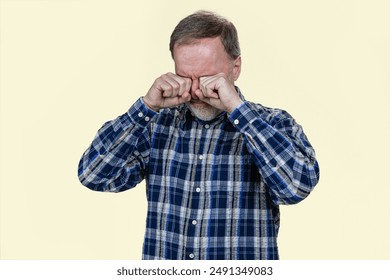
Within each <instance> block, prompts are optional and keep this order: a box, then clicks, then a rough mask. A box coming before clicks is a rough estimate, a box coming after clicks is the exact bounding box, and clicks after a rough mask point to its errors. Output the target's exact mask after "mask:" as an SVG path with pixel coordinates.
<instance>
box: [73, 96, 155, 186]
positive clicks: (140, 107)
mask: <svg viewBox="0 0 390 280" xmlns="http://www.w3.org/2000/svg"><path fill="white" fill-rule="evenodd" d="M155 114H156V113H154V112H152V111H151V110H149V109H147V108H146V106H145V105H144V104H143V102H142V100H141V99H140V100H138V101H137V102H136V103H135V104H134V105H133V106H132V107H131V108H130V109H129V111H128V112H126V113H125V114H123V115H121V116H119V117H118V118H116V119H115V120H113V121H110V122H107V123H105V124H104V125H103V127H102V128H101V129H100V130H99V131H98V133H97V135H96V137H95V138H94V140H93V142H92V144H91V145H90V146H89V147H88V149H87V150H86V151H85V153H84V154H83V156H82V158H81V160H80V163H79V168H78V176H79V179H80V182H81V183H82V184H83V185H85V186H86V187H88V188H90V189H93V190H97V191H111V192H119V191H123V190H126V189H129V188H131V187H133V186H135V185H136V184H138V183H139V182H140V181H141V180H142V179H143V175H144V170H145V168H146V165H147V162H148V156H149V146H150V144H149V137H148V133H146V131H147V130H146V127H147V125H148V123H149V122H150V121H151V119H152V118H153V116H154V115H155Z"/></svg>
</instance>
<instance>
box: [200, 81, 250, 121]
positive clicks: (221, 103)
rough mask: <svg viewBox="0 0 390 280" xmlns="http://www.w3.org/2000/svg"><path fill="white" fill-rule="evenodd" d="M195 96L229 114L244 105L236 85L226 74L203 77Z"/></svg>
mask: <svg viewBox="0 0 390 280" xmlns="http://www.w3.org/2000/svg"><path fill="white" fill-rule="evenodd" d="M195 94H196V96H197V97H198V98H199V99H200V100H202V101H203V102H205V103H208V104H210V105H211V106H213V107H215V108H217V109H220V110H223V111H226V112H228V113H229V114H230V113H231V112H232V111H233V110H234V109H235V108H237V107H238V105H240V104H241V103H243V101H242V100H241V98H240V97H239V96H238V93H237V91H236V89H235V87H234V84H233V83H232V81H230V80H229V79H228V77H227V76H226V75H225V74H224V73H220V74H217V75H214V76H207V77H201V78H200V79H199V89H197V90H196V91H195Z"/></svg>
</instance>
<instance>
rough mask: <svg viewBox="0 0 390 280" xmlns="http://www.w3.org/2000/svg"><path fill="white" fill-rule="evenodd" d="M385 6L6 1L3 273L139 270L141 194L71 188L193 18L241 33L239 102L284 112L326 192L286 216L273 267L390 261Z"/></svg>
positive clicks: (389, 46)
mask: <svg viewBox="0 0 390 280" xmlns="http://www.w3.org/2000/svg"><path fill="white" fill-rule="evenodd" d="M389 3H390V2H389V1H385V0H384V1H375V0H370V1H368V0H367V1H348V0H337V1H336V0H330V1H329V0H328V1H311V0H307V1H303V0H296V1H288V0H284V1H245V0H241V1H226V0H223V1H222V0H221V1H201V0H198V1H178V0H175V1H173V0H168V1H157V0H156V1H151V0H144V1H129V0H126V1H125V0H123V1H115V0H105V1H103V0H79V1H77V0H73V1H65V0H62V1H61V0H59V1H55V0H53V1H48V0H47V1H34V0H31V1H21V0H15V1H7V0H3V1H1V6H0V7H1V14H0V16H1V22H0V23H1V38H0V39H1V69H0V70H1V88H0V89H1V138H0V139H1V140H0V141H1V171H0V172H1V174H0V176H1V177H0V178H1V182H0V183H1V193H0V199H1V204H0V218H1V220H0V241H1V243H0V254H1V255H0V258H1V259H140V258H141V248H142V241H143V234H144V229H145V215H146V198H145V186H144V184H140V185H139V186H137V187H136V188H134V189H132V190H130V191H127V192H124V193H121V194H109V193H97V192H93V191H90V190H88V189H86V188H85V187H83V186H82V185H81V184H80V183H79V181H78V178H77V165H78V162H79V159H80V157H81V155H82V153H83V152H84V150H85V149H86V148H87V147H88V145H89V144H90V142H91V141H92V139H93V137H94V136H95V134H96V132H97V130H98V129H99V128H100V127H101V125H102V124H103V123H104V122H106V121H107V120H110V119H113V118H115V117H116V116H118V115H120V114H122V113H124V112H125V111H126V110H127V109H128V108H129V107H130V106H131V105H132V104H133V102H134V101H136V100H137V99H138V98H139V97H140V96H142V95H144V94H146V92H147V90H148V89H149V87H150V85H151V84H152V83H153V81H154V80H155V79H156V78H157V77H158V76H160V75H161V74H163V73H166V72H168V71H171V72H173V71H174V68H173V62H172V60H171V58H170V53H169V51H168V43H169V36H170V34H171V32H172V30H173V28H174V27H175V26H176V24H177V23H178V21H179V20H180V19H182V18H183V17H185V16H187V15H189V14H191V13H193V12H194V11H196V10H199V9H208V10H212V11H215V12H217V13H220V14H221V15H223V16H225V17H227V18H229V19H230V20H232V21H233V22H234V23H235V25H236V27H237V29H238V32H239V37H240V43H241V49H242V60H243V65H242V73H241V77H240V78H239V80H238V82H237V85H238V86H239V87H240V88H241V90H242V92H243V93H244V95H245V97H246V98H247V99H248V100H251V101H254V102H257V103H261V104H263V105H265V106H270V107H278V108H283V109H285V110H287V111H288V112H290V113H291V114H292V115H293V116H294V117H295V119H296V120H297V121H298V122H299V123H300V124H302V125H303V127H304V129H305V132H306V134H307V135H308V137H309V140H310V142H311V143H312V145H313V146H314V148H315V149H316V153H317V156H318V160H319V163H320V168H321V180H320V183H319V184H318V186H317V187H316V189H315V190H314V191H313V193H312V194H311V195H310V196H309V197H308V198H307V199H306V200H305V201H303V202H302V203H300V204H298V205H293V206H282V207H281V230H280V236H279V246H280V255H281V258H282V259H389V258H390V239H389V236H390V226H389V213H390V203H389V197H390V188H389V187H390V186H389V179H388V178H389V173H390V172H389V163H388V159H389V157H390V152H389V143H390V110H389V105H390V102H389V101H390V97H389V94H390V79H389V78H390V52H389V50H390V32H389V26H390V17H389V11H390V4H389Z"/></svg>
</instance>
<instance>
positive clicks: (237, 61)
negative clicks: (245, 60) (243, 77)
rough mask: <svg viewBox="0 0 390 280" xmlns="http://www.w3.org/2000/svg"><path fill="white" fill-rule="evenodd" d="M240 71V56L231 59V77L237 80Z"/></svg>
mask: <svg viewBox="0 0 390 280" xmlns="http://www.w3.org/2000/svg"><path fill="white" fill-rule="evenodd" d="M240 73H241V56H239V57H237V58H236V59H235V60H233V79H234V81H237V79H238V77H240Z"/></svg>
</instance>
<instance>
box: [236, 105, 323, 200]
mask: <svg viewBox="0 0 390 280" xmlns="http://www.w3.org/2000/svg"><path fill="white" fill-rule="evenodd" d="M229 119H230V121H231V122H232V123H233V124H234V125H235V127H236V128H237V129H238V130H239V131H240V132H241V133H242V134H243V135H244V139H245V141H246V145H247V148H248V150H249V152H250V153H251V154H252V157H253V159H254V161H255V164H256V165H257V167H258V169H259V172H260V174H261V176H262V178H263V180H264V181H265V183H266V185H267V186H268V189H269V193H270V195H271V198H272V200H273V202H274V203H275V204H277V205H279V204H294V203H298V202H300V201H301V200H303V199H304V198H305V197H307V196H308V195H309V193H310V192H311V191H312V189H313V188H314V186H315V185H316V184H317V182H318V180H319V166H318V162H317V161H316V159H315V153H314V150H313V148H312V147H311V145H310V143H309V142H308V140H307V138H306V136H305V134H304V132H303V130H302V127H301V126H300V125H298V124H297V123H296V122H295V120H294V119H293V118H292V117H291V116H290V115H289V114H288V113H286V112H285V111H282V110H276V109H274V110H272V109H265V108H264V107H262V106H261V105H256V104H253V103H250V102H244V103H243V104H241V105H240V106H238V107H237V108H236V109H235V110H233V111H232V113H231V114H230V115H229Z"/></svg>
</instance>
